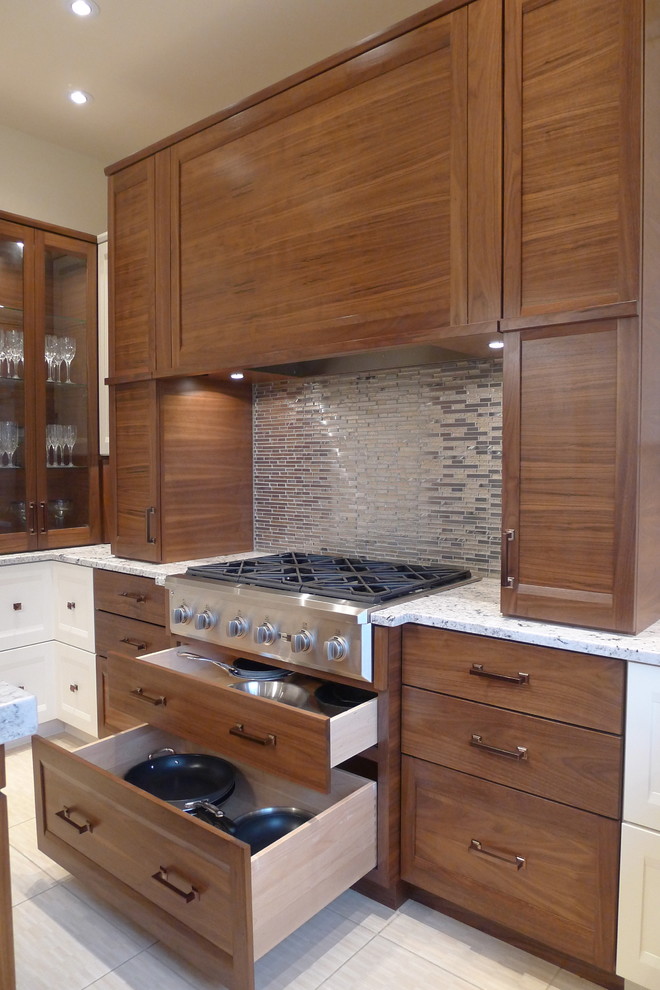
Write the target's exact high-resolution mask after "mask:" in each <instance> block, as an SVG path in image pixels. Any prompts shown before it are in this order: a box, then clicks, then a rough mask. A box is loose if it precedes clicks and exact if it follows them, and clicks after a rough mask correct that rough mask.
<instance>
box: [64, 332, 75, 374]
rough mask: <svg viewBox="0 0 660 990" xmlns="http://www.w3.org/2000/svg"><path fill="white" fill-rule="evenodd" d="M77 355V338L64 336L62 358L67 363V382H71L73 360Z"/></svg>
mask: <svg viewBox="0 0 660 990" xmlns="http://www.w3.org/2000/svg"><path fill="white" fill-rule="evenodd" d="M75 356H76V339H75V337H63V338H62V359H63V360H64V362H65V363H66V381H67V384H71V362H72V361H73V359H74V357H75Z"/></svg>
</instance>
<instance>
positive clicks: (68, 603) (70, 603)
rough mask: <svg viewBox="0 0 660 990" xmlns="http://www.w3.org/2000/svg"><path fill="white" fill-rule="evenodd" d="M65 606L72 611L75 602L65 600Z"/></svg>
mask: <svg viewBox="0 0 660 990" xmlns="http://www.w3.org/2000/svg"><path fill="white" fill-rule="evenodd" d="M66 607H67V608H68V609H70V610H71V611H73V609H74V608H75V607H76V603H75V602H67V603H66Z"/></svg>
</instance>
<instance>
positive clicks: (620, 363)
mask: <svg viewBox="0 0 660 990" xmlns="http://www.w3.org/2000/svg"><path fill="white" fill-rule="evenodd" d="M638 332H639V331H638V325H637V321H636V320H634V319H631V320H620V321H615V320H610V321H602V322H593V323H583V324H575V325H572V326H565V327H559V328H557V327H555V328H552V329H550V330H548V329H541V330H530V331H525V332H523V333H521V334H507V335H506V339H505V348H506V350H505V355H506V356H505V372H504V374H505V414H504V418H505V425H504V469H503V475H504V485H503V490H504V506H503V524H504V531H503V555H502V585H503V586H502V596H501V603H502V611H503V612H504V613H505V614H506V615H517V616H523V617H527V618H533V619H545V620H547V621H556V622H567V623H571V624H573V625H585V626H596V627H598V628H603V629H614V630H619V631H621V632H636V631H639V630H638V629H637V628H636V626H637V625H638V618H637V615H636V609H635V584H634V578H635V549H636V539H637V537H636V527H637V500H638V494H637V487H638V482H637V459H638V446H639V444H638V433H637V429H638V426H637V418H638V408H639V403H638V396H637V388H638V384H637V380H638V366H639V336H638ZM640 624H641V625H642V627H643V620H642V622H641V623H640Z"/></svg>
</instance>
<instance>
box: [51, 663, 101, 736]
mask: <svg viewBox="0 0 660 990" xmlns="http://www.w3.org/2000/svg"><path fill="white" fill-rule="evenodd" d="M55 672H56V682H57V717H58V718H61V719H62V721H63V722H66V723H67V724H68V725H72V726H74V727H75V728H76V729H80V730H81V731H82V732H85V733H86V734H87V735H89V736H95V735H96V730H97V725H98V722H97V713H96V654H94V653H88V652H87V650H79V649H77V648H76V647H75V646H69V645H68V644H66V643H55Z"/></svg>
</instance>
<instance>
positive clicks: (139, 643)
mask: <svg viewBox="0 0 660 990" xmlns="http://www.w3.org/2000/svg"><path fill="white" fill-rule="evenodd" d="M120 642H121V643H128V645H129V646H134V647H135V649H136V650H138V651H139V650H146V648H147V644H146V643H143V642H142V641H141V640H139V639H131V637H130V636H122V638H121V640H120Z"/></svg>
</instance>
